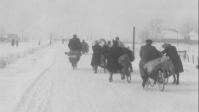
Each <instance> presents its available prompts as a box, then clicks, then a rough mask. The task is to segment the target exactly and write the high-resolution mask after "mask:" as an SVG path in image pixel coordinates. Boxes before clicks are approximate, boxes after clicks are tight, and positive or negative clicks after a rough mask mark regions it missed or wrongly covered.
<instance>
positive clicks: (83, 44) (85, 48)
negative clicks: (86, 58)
mask: <svg viewBox="0 0 199 112" xmlns="http://www.w3.org/2000/svg"><path fill="white" fill-rule="evenodd" d="M88 51H89V45H88V43H87V42H85V41H84V40H82V42H81V52H82V54H85V53H88Z"/></svg>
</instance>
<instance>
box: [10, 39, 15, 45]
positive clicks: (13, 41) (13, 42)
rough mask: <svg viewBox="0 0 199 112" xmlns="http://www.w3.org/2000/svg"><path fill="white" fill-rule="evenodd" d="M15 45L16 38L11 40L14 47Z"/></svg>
mask: <svg viewBox="0 0 199 112" xmlns="http://www.w3.org/2000/svg"><path fill="white" fill-rule="evenodd" d="M14 45H15V40H14V39H12V41H11V46H12V47H14Z"/></svg>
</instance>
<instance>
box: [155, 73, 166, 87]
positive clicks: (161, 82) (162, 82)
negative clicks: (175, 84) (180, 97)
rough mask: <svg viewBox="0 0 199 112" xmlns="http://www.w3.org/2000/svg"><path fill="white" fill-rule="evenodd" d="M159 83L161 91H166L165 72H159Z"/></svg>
mask: <svg viewBox="0 0 199 112" xmlns="http://www.w3.org/2000/svg"><path fill="white" fill-rule="evenodd" d="M157 82H158V87H159V90H160V91H163V90H164V86H165V71H163V72H162V71H161V70H159V71H158V76H157Z"/></svg>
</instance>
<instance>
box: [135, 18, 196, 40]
mask: <svg viewBox="0 0 199 112" xmlns="http://www.w3.org/2000/svg"><path fill="white" fill-rule="evenodd" d="M165 29H167V28H166V27H165V26H164V24H163V21H162V20H161V19H152V20H150V21H149V22H148V24H147V26H146V28H144V29H142V30H141V31H140V32H139V38H140V39H141V40H142V41H144V40H146V39H148V38H151V37H153V38H156V39H161V38H163V36H164V34H163V33H162V30H165ZM172 30H173V31H174V32H177V33H179V34H180V35H181V36H183V37H184V38H185V39H186V38H187V35H188V34H189V33H190V32H192V31H195V32H196V33H198V21H196V20H188V21H186V22H184V23H182V24H181V25H179V28H178V29H172Z"/></svg>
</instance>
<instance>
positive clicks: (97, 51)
mask: <svg viewBox="0 0 199 112" xmlns="http://www.w3.org/2000/svg"><path fill="white" fill-rule="evenodd" d="M92 49H93V55H92V60H91V66H93V68H94V73H97V67H98V66H100V59H101V57H100V56H101V50H102V48H101V46H99V44H98V41H95V45H94V46H92Z"/></svg>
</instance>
